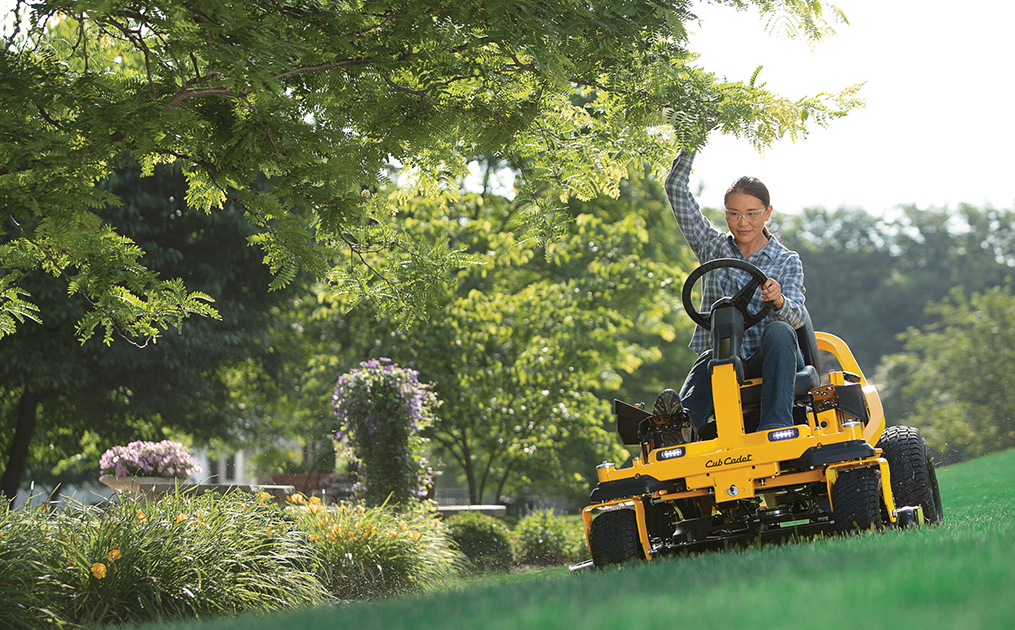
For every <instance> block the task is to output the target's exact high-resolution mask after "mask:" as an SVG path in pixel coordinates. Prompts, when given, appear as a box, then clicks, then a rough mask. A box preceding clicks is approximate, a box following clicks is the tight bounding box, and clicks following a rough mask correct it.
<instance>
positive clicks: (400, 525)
mask: <svg viewBox="0 0 1015 630" xmlns="http://www.w3.org/2000/svg"><path fill="white" fill-rule="evenodd" d="M398 529H400V530H402V531H403V532H404V531H406V530H408V529H409V524H408V523H406V522H405V521H398Z"/></svg>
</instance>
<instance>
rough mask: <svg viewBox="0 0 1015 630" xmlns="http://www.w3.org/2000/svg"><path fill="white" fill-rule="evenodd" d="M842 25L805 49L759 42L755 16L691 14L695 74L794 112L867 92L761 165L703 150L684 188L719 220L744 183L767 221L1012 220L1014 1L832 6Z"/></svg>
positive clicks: (730, 152) (716, 9) (771, 39)
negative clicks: (813, 213)
mask: <svg viewBox="0 0 1015 630" xmlns="http://www.w3.org/2000/svg"><path fill="white" fill-rule="evenodd" d="M831 3H832V4H834V5H835V6H837V7H839V8H841V9H842V10H843V11H844V12H845V13H846V17H847V18H848V20H849V24H848V25H846V24H836V25H834V26H835V29H836V34H835V35H833V36H831V37H829V38H827V39H826V40H824V42H823V43H820V44H818V45H817V47H816V48H815V49H814V50H812V46H811V45H810V44H809V43H808V42H806V41H803V40H790V39H787V38H786V37H785V36H779V35H770V34H768V33H766V32H765V23H764V21H763V20H762V19H761V18H760V17H758V15H757V14H756V13H753V12H738V11H736V10H734V9H731V8H728V7H722V6H715V5H710V4H704V3H699V5H698V6H696V8H695V13H696V14H697V15H698V17H699V19H700V21H699V23H697V24H691V25H690V28H691V30H692V32H691V35H690V49H691V50H692V51H695V52H697V53H700V55H701V57H700V59H699V61H698V65H699V66H700V67H702V68H705V69H706V70H709V71H711V72H714V73H716V74H717V75H719V77H725V78H727V79H729V80H733V81H745V82H746V81H748V80H750V77H751V74H752V72H753V71H754V69H755V68H756V67H757V66H759V65H762V66H763V69H762V71H761V74H760V75H759V76H758V82H759V83H760V82H766V83H767V87H768V88H769V89H771V90H772V91H774V92H776V93H777V94H780V95H782V96H786V97H788V98H790V99H792V100H796V99H797V98H799V97H801V96H805V95H814V94H817V93H819V92H823V91H827V92H838V91H839V90H841V89H842V88H845V87H847V86H850V85H853V84H855V83H861V82H866V84H865V86H864V88H863V90H862V91H861V96H863V97H864V98H866V99H867V106H866V108H865V109H863V110H859V111H855V112H854V113H851V114H850V115H849V116H847V117H846V118H842V119H839V120H836V121H833V122H832V123H831V124H830V126H829V127H828V128H827V129H823V128H820V127H815V128H813V129H812V131H811V133H810V135H809V136H808V137H807V138H806V139H804V140H797V141H796V142H792V141H790V140H788V139H787V140H782V141H779V142H778V143H777V144H775V145H774V146H773V147H771V148H769V149H767V150H766V151H765V153H764V154H763V155H759V154H758V152H757V151H756V150H755V149H753V148H752V147H751V146H750V145H749V144H748V143H747V142H746V141H744V140H737V139H735V138H732V137H728V136H719V137H711V138H710V139H709V144H708V145H707V146H706V147H705V148H704V149H702V151H701V152H700V153H699V155H698V157H697V158H696V160H695V170H694V173H693V174H692V177H691V189H692V190H698V188H697V186H698V185H702V186H703V189H702V192H701V195H700V197H699V202H700V203H701V204H702V205H703V206H713V207H718V206H721V204H722V194H723V193H724V192H725V190H726V187H727V186H728V185H729V184H730V183H731V182H733V181H734V180H735V179H737V178H738V177H740V176H741V175H753V176H755V177H758V178H760V179H761V180H762V181H763V182H765V184H766V185H767V186H768V188H769V190H770V192H771V194H772V205H773V206H774V207H775V210H776V212H799V211H800V210H801V209H802V208H805V207H811V206H824V207H825V208H828V209H834V208H839V207H841V206H850V207H860V208H863V209H865V210H867V211H868V212H870V213H872V214H875V215H884V214H886V213H891V210H892V209H894V208H896V207H898V206H900V205H904V204H915V205H916V206H917V207H919V208H923V209H926V208H928V207H935V208H956V207H957V206H958V204H959V203H963V202H964V203H969V204H973V205H976V206H981V207H982V206H986V205H988V204H989V205H992V206H993V207H995V208H1008V209H1011V208H1015V158H1013V157H1012V153H1011V151H1012V148H1013V147H1015V124H1013V120H1012V118H1013V117H1015V85H1013V82H1012V80H1011V77H1012V76H1013V72H1012V68H1011V64H1012V63H1013V62H1015V37H1013V36H1012V25H1013V24H1015V2H1011V1H1010V0H966V1H965V2H955V1H954V0H950V1H948V2H944V1H942V0H833V1H832V2H831Z"/></svg>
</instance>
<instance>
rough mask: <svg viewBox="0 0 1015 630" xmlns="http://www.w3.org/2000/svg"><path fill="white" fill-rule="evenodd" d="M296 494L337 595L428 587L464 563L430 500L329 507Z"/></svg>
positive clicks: (304, 526) (322, 571) (300, 522)
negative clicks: (396, 505) (400, 508)
mask: <svg viewBox="0 0 1015 630" xmlns="http://www.w3.org/2000/svg"><path fill="white" fill-rule="evenodd" d="M293 499H294V501H295V503H296V504H297V506H298V507H297V509H296V511H295V515H296V516H295V520H296V524H297V526H298V527H299V528H300V529H301V530H302V531H304V532H305V533H306V534H307V536H308V538H309V540H310V542H311V544H312V545H313V546H314V548H315V550H316V553H317V554H318V556H319V557H320V558H321V563H320V564H319V574H318V576H319V578H320V580H321V582H322V584H324V585H325V587H326V588H327V589H328V591H329V592H330V593H331V594H332V596H334V597H335V598H337V599H364V598H373V597H379V596H387V595H394V594H399V593H405V592H411V591H425V590H429V589H432V588H433V587H435V586H438V585H441V584H445V583H447V582H448V581H449V580H450V579H451V578H453V577H454V576H456V575H457V574H458V573H459V572H460V569H461V568H462V567H463V566H464V563H465V557H464V556H463V555H462V554H461V553H460V552H458V551H457V550H456V549H455V545H454V543H453V542H452V540H451V538H450V536H449V535H448V532H447V529H446V528H445V526H444V524H443V522H442V521H441V520H440V519H438V518H435V517H434V514H433V512H432V511H431V510H430V505H429V504H427V503H422V504H418V505H417V506H416V507H414V508H403V510H407V511H396V510H395V509H394V508H392V507H390V506H386V505H382V506H380V507H370V508H368V507H365V506H363V505H360V504H357V505H351V504H342V505H339V506H330V507H325V506H323V505H321V503H320V502H319V501H316V500H315V499H316V497H312V498H311V499H309V500H308V499H305V498H303V497H302V495H296V497H294V498H293Z"/></svg>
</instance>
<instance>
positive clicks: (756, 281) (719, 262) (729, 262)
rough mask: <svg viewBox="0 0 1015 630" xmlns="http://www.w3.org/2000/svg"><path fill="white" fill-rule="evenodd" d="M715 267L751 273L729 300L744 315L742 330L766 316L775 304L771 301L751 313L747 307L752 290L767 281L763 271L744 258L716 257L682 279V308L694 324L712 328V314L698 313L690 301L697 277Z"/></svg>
mask: <svg viewBox="0 0 1015 630" xmlns="http://www.w3.org/2000/svg"><path fill="white" fill-rule="evenodd" d="M716 269H740V270H741V271H746V272H747V273H749V274H751V280H750V282H748V283H747V284H746V285H745V286H744V288H742V289H740V290H739V291H737V294H736V295H734V296H733V297H732V298H731V299H730V302H731V303H732V304H733V306H734V307H735V308H736V309H737V310H738V311H740V313H741V314H742V315H743V316H744V330H747V329H748V328H750V327H751V326H754V325H755V324H757V323H758V322H760V321H761V320H763V319H765V317H767V316H768V313H769V312H770V311H771V310H772V308H773V307H774V306H775V304H774V303H773V302H765V305H764V306H762V307H761V310H760V311H758V312H757V313H751V312H750V311H749V310H748V307H749V306H750V304H751V298H752V297H754V292H755V291H757V290H758V287H760V286H762V285H764V284H765V283H766V282H768V276H766V275H765V273H764V272H763V271H762V270H760V269H758V268H757V267H755V266H754V265H752V264H751V263H749V262H747V261H746V260H740V259H737V258H716V259H715V260H710V261H708V262H707V263H705V264H704V265H701V266H699V267H698V268H697V269H695V270H694V271H692V272H691V275H689V276H687V279H686V280H684V290H683V292H682V293H681V297H682V298H683V301H684V310H685V311H687V315H688V316H689V317H690V318H691V320H692V321H694V323H695V324H697V325H699V326H701V327H702V328H704V329H705V330H711V329H712V321H711V318H712V314H711V313H699V312H698V311H697V309H695V308H694V304H693V303H692V302H691V289H693V288H694V283H696V282H697V281H698V278H700V277H702V276H703V275H705V274H706V273H708V272H709V271H715V270H716Z"/></svg>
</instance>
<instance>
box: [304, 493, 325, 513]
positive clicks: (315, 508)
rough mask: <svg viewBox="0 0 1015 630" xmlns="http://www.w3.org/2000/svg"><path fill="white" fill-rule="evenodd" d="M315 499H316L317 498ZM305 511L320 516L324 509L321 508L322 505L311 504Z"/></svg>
mask: <svg viewBox="0 0 1015 630" xmlns="http://www.w3.org/2000/svg"><path fill="white" fill-rule="evenodd" d="M314 498H315V499H316V498H317V497H314ZM303 509H304V510H306V511H307V512H309V513H310V514H320V513H321V512H323V511H324V508H323V507H321V505H320V503H311V504H310V505H308V506H306V507H305V508H303Z"/></svg>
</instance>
